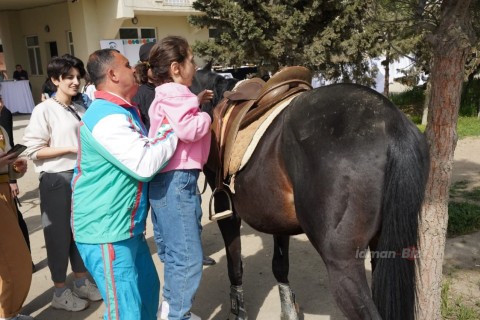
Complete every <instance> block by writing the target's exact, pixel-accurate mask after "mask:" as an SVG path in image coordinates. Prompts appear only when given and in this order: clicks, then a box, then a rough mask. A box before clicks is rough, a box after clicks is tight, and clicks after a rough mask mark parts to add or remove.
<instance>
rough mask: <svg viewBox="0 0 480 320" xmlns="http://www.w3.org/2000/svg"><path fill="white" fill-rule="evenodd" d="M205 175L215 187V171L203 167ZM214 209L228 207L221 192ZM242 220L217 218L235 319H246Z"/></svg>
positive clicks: (236, 217) (215, 201) (235, 216)
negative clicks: (241, 237) (225, 256)
mask: <svg viewBox="0 0 480 320" xmlns="http://www.w3.org/2000/svg"><path fill="white" fill-rule="evenodd" d="M204 174H205V177H206V179H207V182H208V184H209V185H210V187H211V188H212V190H213V188H214V187H215V185H214V183H215V173H213V172H212V171H210V170H208V169H205V170H204ZM214 205H215V211H216V212H221V211H224V210H226V209H227V208H228V201H227V199H226V197H225V195H224V194H223V193H217V194H216V195H215V200H214ZM241 222H242V220H241V219H240V218H239V217H238V216H237V215H236V214H234V215H233V216H232V217H230V218H226V219H222V220H218V221H217V223H218V227H219V229H220V232H221V233H222V237H223V242H224V244H225V251H226V255H227V267H228V278H229V279H230V312H231V313H232V315H233V318H234V319H235V320H247V319H248V317H247V312H246V309H245V301H244V299H243V287H242V278H243V264H242V243H241V239H240V225H241Z"/></svg>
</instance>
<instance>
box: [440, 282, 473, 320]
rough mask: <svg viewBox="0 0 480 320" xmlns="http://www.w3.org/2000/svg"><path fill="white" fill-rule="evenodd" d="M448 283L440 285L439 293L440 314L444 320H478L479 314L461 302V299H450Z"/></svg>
mask: <svg viewBox="0 0 480 320" xmlns="http://www.w3.org/2000/svg"><path fill="white" fill-rule="evenodd" d="M450 281H451V280H447V281H445V282H443V284H442V292H441V298H442V301H441V307H440V309H441V313H442V318H443V319H444V320H454V319H455V320H478V319H480V313H479V312H478V311H477V310H475V309H474V308H472V307H469V306H466V305H465V304H464V303H463V302H462V300H463V299H462V297H456V298H454V299H451V297H450Z"/></svg>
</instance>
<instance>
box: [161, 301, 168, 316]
mask: <svg viewBox="0 0 480 320" xmlns="http://www.w3.org/2000/svg"><path fill="white" fill-rule="evenodd" d="M169 312H170V305H169V304H168V302H167V301H165V300H163V301H162V304H161V305H160V320H168V313H169Z"/></svg>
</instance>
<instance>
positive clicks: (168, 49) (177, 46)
mask: <svg viewBox="0 0 480 320" xmlns="http://www.w3.org/2000/svg"><path fill="white" fill-rule="evenodd" d="M189 53H190V46H189V45H188V41H187V40H186V39H185V38H183V37H179V36H168V37H166V38H163V39H162V40H160V41H159V42H157V43H156V44H155V45H154V46H153V47H152V49H151V50H150V56H149V58H148V64H149V65H150V69H151V78H152V81H153V83H154V84H155V85H157V86H158V85H161V84H163V83H167V82H172V81H173V79H172V78H171V77H170V74H169V71H170V65H171V64H172V63H173V62H178V63H180V64H182V63H183V62H184V61H185V60H187V59H188V55H189ZM144 67H146V68H148V65H145V66H144ZM142 74H143V73H142Z"/></svg>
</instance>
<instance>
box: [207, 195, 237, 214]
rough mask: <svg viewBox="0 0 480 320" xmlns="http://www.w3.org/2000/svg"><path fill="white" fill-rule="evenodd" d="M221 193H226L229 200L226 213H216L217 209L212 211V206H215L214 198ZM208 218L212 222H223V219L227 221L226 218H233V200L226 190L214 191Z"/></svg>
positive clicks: (209, 205) (209, 204)
mask: <svg viewBox="0 0 480 320" xmlns="http://www.w3.org/2000/svg"><path fill="white" fill-rule="evenodd" d="M220 192H223V193H225V195H226V196H227V199H228V209H227V210H224V211H221V212H215V209H214V208H213V210H212V204H213V196H214V195H215V194H216V193H220ZM208 208H209V210H208V218H209V219H210V221H218V220H221V219H225V218H228V217H231V216H232V215H233V210H232V199H230V195H229V194H228V192H227V191H226V190H225V189H219V188H215V190H213V192H212V195H211V197H210V202H209V203H208Z"/></svg>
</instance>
